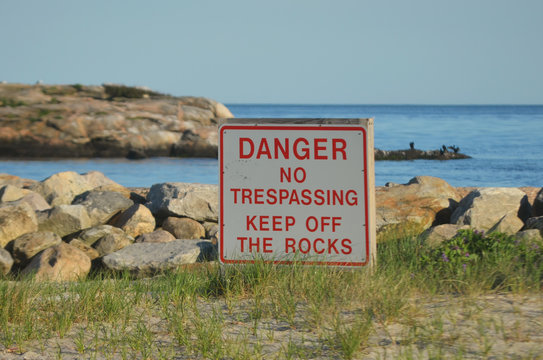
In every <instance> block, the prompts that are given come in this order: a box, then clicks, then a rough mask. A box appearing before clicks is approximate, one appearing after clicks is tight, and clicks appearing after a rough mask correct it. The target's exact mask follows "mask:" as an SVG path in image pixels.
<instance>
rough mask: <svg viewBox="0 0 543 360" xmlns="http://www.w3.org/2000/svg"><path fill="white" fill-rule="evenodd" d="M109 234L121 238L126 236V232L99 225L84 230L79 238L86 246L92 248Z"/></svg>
mask: <svg viewBox="0 0 543 360" xmlns="http://www.w3.org/2000/svg"><path fill="white" fill-rule="evenodd" d="M109 234H116V235H119V236H120V235H123V234H124V231H122V230H121V229H119V228H116V227H114V226H111V225H99V226H94V227H91V228H90V229H86V230H83V231H82V232H81V233H80V234H79V235H78V237H77V238H78V239H79V240H81V241H82V242H84V243H85V244H87V245H89V246H92V245H93V244H94V243H96V242H97V241H98V240H100V239H101V238H103V237H104V236H106V235H109Z"/></svg>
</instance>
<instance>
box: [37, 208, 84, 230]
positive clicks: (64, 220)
mask: <svg viewBox="0 0 543 360" xmlns="http://www.w3.org/2000/svg"><path fill="white" fill-rule="evenodd" d="M38 222H39V230H40V231H51V232H54V233H55V234H57V235H58V236H60V237H64V236H66V235H69V234H72V233H75V232H77V231H80V230H83V229H87V228H89V227H91V226H92V221H91V219H90V217H89V214H88V213H87V209H86V208H85V207H84V206H83V205H58V206H55V207H54V208H52V209H51V210H45V211H41V212H38Z"/></svg>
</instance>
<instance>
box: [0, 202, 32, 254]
mask: <svg viewBox="0 0 543 360" xmlns="http://www.w3.org/2000/svg"><path fill="white" fill-rule="evenodd" d="M35 231H38V219H37V217H36V214H35V213H34V210H32V208H31V207H30V205H28V204H26V203H22V204H18V205H10V204H3V205H0V248H3V247H5V246H6V245H7V244H8V243H9V242H10V241H12V240H15V239H16V238H18V237H19V236H21V235H24V234H28V233H31V232H35Z"/></svg>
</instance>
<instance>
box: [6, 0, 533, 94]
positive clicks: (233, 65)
mask: <svg viewBox="0 0 543 360" xmlns="http://www.w3.org/2000/svg"><path fill="white" fill-rule="evenodd" d="M0 33H1V34H2V41H1V42H0V55H1V56H0V81H1V80H5V81H8V82H22V83H35V82H36V81H37V80H42V81H44V82H45V83H83V84H101V83H104V82H114V83H123V84H127V85H145V86H149V87H151V88H153V89H155V90H158V91H162V92H166V93H170V94H173V95H197V96H207V97H211V98H214V99H216V100H218V101H221V102H225V103H329V104H334V103H336V104H338V103H339V104H348V103H350V104H543V69H542V68H543V65H542V64H543V1H542V0H515V1H513V0H509V1H502V0H409V1H407V0H381V1H377V0H376V1H364V0H352V1H351V0H345V1H343V0H336V1H332V0H331V1H321V0H274V1H269V0H268V1H258V0H247V1H241V0H229V1H206V0H199V1H197V0H194V1H188V0H187V1H181V0H178V1H160V0H157V1H137V0H133V1H120V0H117V1H112V0H110V1H103V0H94V1H75V0H63V1H61V0H49V1H42V0H34V1H26V0H1V1H0Z"/></svg>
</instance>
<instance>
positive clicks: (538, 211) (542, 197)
mask: <svg viewBox="0 0 543 360" xmlns="http://www.w3.org/2000/svg"><path fill="white" fill-rule="evenodd" d="M532 213H533V216H543V188H541V190H539V192H538V193H537V195H536V197H535V200H534V206H533V208H532Z"/></svg>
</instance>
